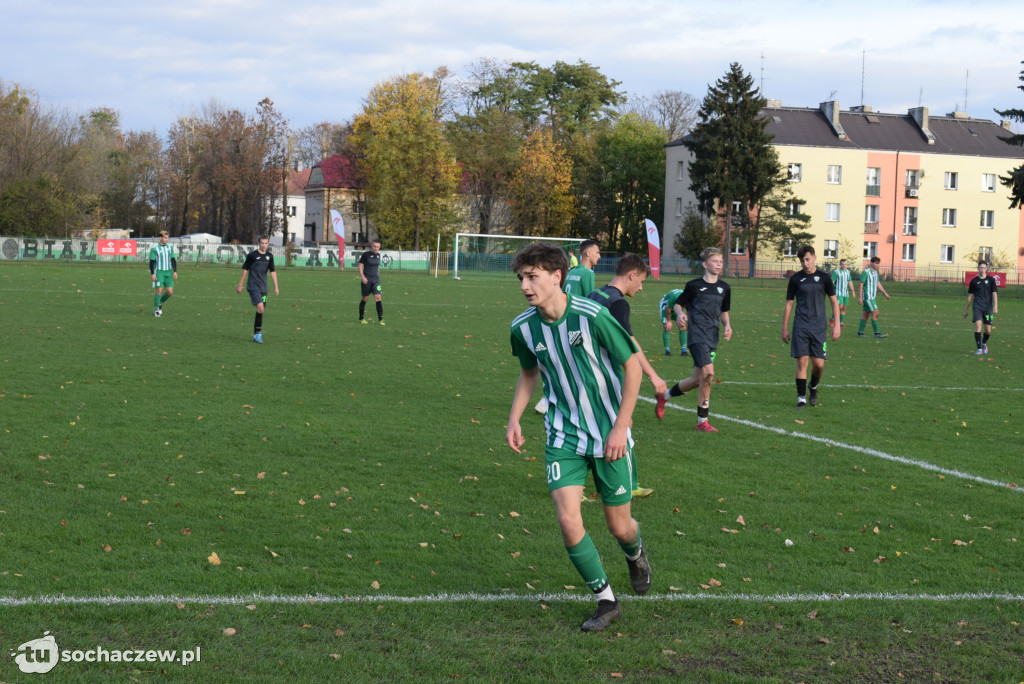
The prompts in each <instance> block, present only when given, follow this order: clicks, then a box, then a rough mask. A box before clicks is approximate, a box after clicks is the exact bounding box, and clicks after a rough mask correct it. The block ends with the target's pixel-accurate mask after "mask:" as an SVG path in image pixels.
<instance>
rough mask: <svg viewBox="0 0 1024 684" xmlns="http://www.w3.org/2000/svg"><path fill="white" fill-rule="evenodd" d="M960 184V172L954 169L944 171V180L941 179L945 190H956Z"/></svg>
mask: <svg viewBox="0 0 1024 684" xmlns="http://www.w3.org/2000/svg"><path fill="white" fill-rule="evenodd" d="M959 185H960V174H959V173H957V172H956V171H946V177H945V180H943V181H942V187H943V188H944V189H946V190H956V189H957V187H958V186H959Z"/></svg>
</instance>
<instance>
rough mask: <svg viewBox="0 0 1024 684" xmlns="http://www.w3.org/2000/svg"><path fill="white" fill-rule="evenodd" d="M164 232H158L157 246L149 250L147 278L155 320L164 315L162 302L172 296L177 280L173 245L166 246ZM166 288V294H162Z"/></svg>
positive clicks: (176, 263) (165, 232) (166, 235)
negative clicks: (151, 293)
mask: <svg viewBox="0 0 1024 684" xmlns="http://www.w3.org/2000/svg"><path fill="white" fill-rule="evenodd" d="M168 239H169V236H168V234H167V231H166V230H161V231H160V242H159V244H156V245H153V246H152V247H150V248H149V276H150V278H149V279H150V280H151V281H152V283H153V288H154V289H155V290H156V294H154V295H153V315H154V316H156V317H157V318H160V316H162V315H163V313H164V302H166V301H167V300H168V299H170V298H171V295H173V294H174V283H175V282H176V281H177V280H178V260H177V258H176V257H175V255H174V245H169V244H167V240H168ZM164 288H167V294H164Z"/></svg>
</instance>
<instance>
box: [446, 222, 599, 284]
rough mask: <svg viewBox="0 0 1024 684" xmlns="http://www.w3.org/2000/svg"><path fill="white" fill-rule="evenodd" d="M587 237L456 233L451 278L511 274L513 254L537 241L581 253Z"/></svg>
mask: <svg viewBox="0 0 1024 684" xmlns="http://www.w3.org/2000/svg"><path fill="white" fill-rule="evenodd" d="M584 240H585V238H561V237H559V238H555V237H537V236H535V235H489V234H485V233H456V234H455V241H454V242H453V243H452V264H453V265H452V278H453V279H454V280H462V277H463V276H466V275H470V274H473V275H483V274H488V273H490V274H492V275H497V274H499V273H506V274H507V273H508V272H509V269H510V268H511V267H512V257H514V256H515V255H516V254H517V253H518V252H520V251H521V250H522V249H523V248H524V247H526V246H527V245H530V244H532V243H534V242H552V243H555V244H557V245H558V246H559V247H561V248H562V249H564V250H567V251H568V250H570V249H571V250H573V251H575V252H576V253H577V256H578V254H579V246H580V243H581V242H583V241H584Z"/></svg>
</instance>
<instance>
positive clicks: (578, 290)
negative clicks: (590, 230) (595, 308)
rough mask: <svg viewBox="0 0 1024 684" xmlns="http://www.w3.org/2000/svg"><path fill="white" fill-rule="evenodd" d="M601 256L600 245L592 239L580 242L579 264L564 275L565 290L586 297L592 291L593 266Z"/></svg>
mask: <svg viewBox="0 0 1024 684" xmlns="http://www.w3.org/2000/svg"><path fill="white" fill-rule="evenodd" d="M600 258H601V247H600V245H598V244H597V242H596V241H594V240H584V241H583V242H581V243H580V265H579V266H577V267H576V268H573V269H570V270H569V275H567V276H566V277H565V291H566V292H568V293H569V294H574V295H579V296H581V297H588V296H589V295H590V293H591V292H593V291H594V266H597V262H598V260H599V259H600Z"/></svg>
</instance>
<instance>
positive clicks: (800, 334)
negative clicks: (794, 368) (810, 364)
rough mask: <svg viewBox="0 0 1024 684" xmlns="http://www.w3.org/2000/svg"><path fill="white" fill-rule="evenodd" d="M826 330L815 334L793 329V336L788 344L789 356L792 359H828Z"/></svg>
mask: <svg viewBox="0 0 1024 684" xmlns="http://www.w3.org/2000/svg"><path fill="white" fill-rule="evenodd" d="M827 336H828V330H827V329H826V330H825V331H822V332H819V333H815V332H813V331H811V330H802V329H800V328H793V336H792V338H791V339H790V342H789V355H790V356H792V357H793V358H794V359H799V358H800V357H801V356H813V357H814V358H816V359H828V341H827Z"/></svg>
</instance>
